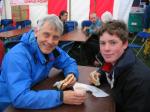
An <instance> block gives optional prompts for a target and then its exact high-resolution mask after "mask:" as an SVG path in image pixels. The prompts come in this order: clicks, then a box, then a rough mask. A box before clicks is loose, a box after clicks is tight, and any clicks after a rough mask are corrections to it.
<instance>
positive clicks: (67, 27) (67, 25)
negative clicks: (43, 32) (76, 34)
mask: <svg viewBox="0 0 150 112" xmlns="http://www.w3.org/2000/svg"><path fill="white" fill-rule="evenodd" d="M77 27H78V22H77V21H67V22H66V23H65V26H64V29H65V31H66V32H67V33H68V32H71V31H73V30H75V29H77Z"/></svg>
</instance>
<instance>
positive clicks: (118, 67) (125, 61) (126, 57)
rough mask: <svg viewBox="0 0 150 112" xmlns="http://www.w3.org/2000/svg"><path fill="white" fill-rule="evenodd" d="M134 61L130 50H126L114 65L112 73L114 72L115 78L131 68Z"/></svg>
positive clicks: (134, 58) (134, 57)
mask: <svg viewBox="0 0 150 112" xmlns="http://www.w3.org/2000/svg"><path fill="white" fill-rule="evenodd" d="M135 61H136V56H135V55H134V53H133V51H132V50H131V49H130V48H127V49H126V51H125V52H124V54H123V55H122V56H121V57H120V59H119V60H118V62H117V63H116V64H115V65H114V68H113V71H114V72H115V76H114V77H115V78H117V77H118V76H120V75H121V74H122V73H123V72H125V71H126V70H128V69H129V68H130V67H132V65H133V63H135Z"/></svg>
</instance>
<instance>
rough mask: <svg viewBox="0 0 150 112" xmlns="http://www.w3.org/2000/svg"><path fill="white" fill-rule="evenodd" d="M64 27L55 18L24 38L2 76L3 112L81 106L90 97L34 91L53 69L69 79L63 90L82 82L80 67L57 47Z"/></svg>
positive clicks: (10, 54) (6, 59)
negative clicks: (12, 107) (10, 109)
mask: <svg viewBox="0 0 150 112" xmlns="http://www.w3.org/2000/svg"><path fill="white" fill-rule="evenodd" d="M62 33H63V24H62V22H61V21H60V19H59V18H58V17H57V16H55V15H49V16H46V17H44V18H42V19H40V20H39V22H38V25H37V28H36V29H35V31H33V30H31V31H29V32H28V33H26V34H24V35H23V37H22V39H21V42H20V43H19V44H17V45H16V46H15V47H13V48H12V49H11V50H10V51H9V52H8V53H7V54H6V55H5V57H4V60H3V63H2V72H1V75H0V110H1V111H3V109H4V108H5V107H7V106H8V105H12V106H14V107H15V108H25V109H47V108H53V107H56V106H59V105H61V104H62V103H65V104H75V105H79V104H81V103H83V102H84V100H85V98H86V96H85V94H81V93H78V92H75V91H71V90H70V91H61V90H60V91H57V90H39V91H34V90H32V89H31V88H32V87H33V86H34V85H35V84H37V83H38V82H40V81H41V80H44V79H45V78H46V77H47V76H48V73H49V71H50V70H51V68H52V67H56V68H59V69H62V70H63V72H64V75H65V77H66V79H67V78H68V77H70V76H71V77H72V79H71V80H70V81H69V82H66V83H67V84H66V85H62V89H65V88H67V87H70V86H72V85H73V84H74V83H75V82H76V80H77V78H78V75H79V74H78V70H77V64H76V62H75V60H74V59H72V58H71V57H69V56H68V55H67V54H66V53H65V52H64V51H63V50H62V49H60V48H59V47H57V44H58V42H59V39H60V36H61V34H62Z"/></svg>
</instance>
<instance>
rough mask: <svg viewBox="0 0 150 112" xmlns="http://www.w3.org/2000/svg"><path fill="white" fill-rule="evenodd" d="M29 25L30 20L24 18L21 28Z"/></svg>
mask: <svg viewBox="0 0 150 112" xmlns="http://www.w3.org/2000/svg"><path fill="white" fill-rule="evenodd" d="M29 26H31V20H24V22H23V25H22V28H25V27H29Z"/></svg>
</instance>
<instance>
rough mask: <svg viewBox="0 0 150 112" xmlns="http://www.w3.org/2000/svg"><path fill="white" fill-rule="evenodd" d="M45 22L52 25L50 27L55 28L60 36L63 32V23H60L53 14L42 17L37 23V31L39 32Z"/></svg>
mask: <svg viewBox="0 0 150 112" xmlns="http://www.w3.org/2000/svg"><path fill="white" fill-rule="evenodd" d="M45 22H48V23H49V25H52V27H54V28H55V31H58V32H60V34H61V35H62V33H63V30H64V29H63V23H62V22H61V21H60V19H59V17H58V16H56V15H55V14H50V15H46V16H44V17H42V18H41V19H39V20H38V22H37V30H40V29H41V27H42V26H43V25H44V23H45Z"/></svg>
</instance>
